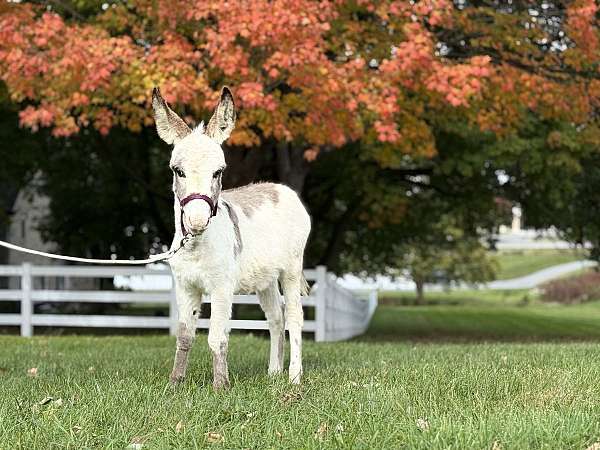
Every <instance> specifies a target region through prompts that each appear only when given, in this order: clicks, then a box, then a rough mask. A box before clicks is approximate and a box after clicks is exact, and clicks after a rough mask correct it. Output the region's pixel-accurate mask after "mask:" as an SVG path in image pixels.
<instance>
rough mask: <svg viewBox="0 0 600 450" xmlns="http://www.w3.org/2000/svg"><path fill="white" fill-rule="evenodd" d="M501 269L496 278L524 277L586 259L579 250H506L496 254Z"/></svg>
mask: <svg viewBox="0 0 600 450" xmlns="http://www.w3.org/2000/svg"><path fill="white" fill-rule="evenodd" d="M493 256H494V257H495V259H496V260H497V261H498V265H499V269H498V272H497V276H496V278H497V279H498V280H508V279H510V278H517V277H522V276H525V275H529V274H530V273H533V272H537V271H538V270H542V269H545V268H546V267H551V266H555V265H557V264H563V263H567V262H571V261H577V260H579V259H584V256H583V254H582V252H581V251H577V250H514V251H512V250H506V251H500V252H498V253H494V254H493Z"/></svg>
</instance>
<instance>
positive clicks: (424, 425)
mask: <svg viewBox="0 0 600 450" xmlns="http://www.w3.org/2000/svg"><path fill="white" fill-rule="evenodd" d="M417 428H418V429H419V430H421V431H427V430H429V421H428V420H427V419H422V418H418V419H417Z"/></svg>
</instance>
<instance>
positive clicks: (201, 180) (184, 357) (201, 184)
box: [152, 87, 310, 389]
mask: <svg viewBox="0 0 600 450" xmlns="http://www.w3.org/2000/svg"><path fill="white" fill-rule="evenodd" d="M152 106H153V108H154V118H155V121H156V128H157V130H158V134H159V136H160V137H161V138H162V139H163V140H164V141H165V142H166V143H167V144H174V145H175V147H174V149H173V153H172V156H171V162H170V165H171V169H172V170H173V192H174V194H175V202H174V213H175V237H174V239H173V244H172V248H173V247H175V246H177V245H179V243H180V242H181V240H182V239H183V238H184V236H186V235H187V236H190V235H191V236H193V237H192V238H191V239H189V241H188V242H187V243H186V244H185V246H184V248H182V249H181V250H179V252H177V253H176V255H175V256H174V257H173V258H171V259H170V260H169V264H170V265H171V268H172V270H173V274H174V278H175V289H176V294H177V306H178V310H179V325H178V330H177V349H176V352H175V363H174V365H173V372H172V373H171V382H172V383H177V382H180V381H182V380H183V379H184V378H185V372H186V368H187V364H188V353H189V351H190V349H191V347H192V343H193V341H194V336H195V331H196V323H197V319H198V314H199V311H200V303H201V299H202V295H203V294H206V295H210V299H211V314H210V327H209V331H208V345H209V347H210V349H211V351H212V353H213V387H214V388H216V389H219V388H223V387H228V386H229V372H228V369H227V347H228V341H229V319H230V318H231V304H232V300H233V294H234V293H235V292H247V293H251V292H256V293H257V294H258V298H259V300H260V305H261V307H262V309H263V310H264V312H265V315H266V318H267V321H268V324H269V332H270V335H271V352H270V359H269V373H270V374H276V373H280V372H281V371H282V369H283V356H284V348H283V345H284V342H285V325H284V305H283V304H282V302H281V296H280V294H279V287H278V281H279V283H281V287H282V289H283V294H284V297H285V323H287V327H288V330H289V335H290V367H289V378H290V381H291V382H292V383H299V382H300V378H301V375H302V326H303V314H302V305H301V303H300V295H301V292H303V290H304V288H305V286H306V282H305V280H304V277H303V275H302V259H303V255H304V247H305V245H306V240H307V238H308V235H309V233H310V217H309V215H308V213H307V212H306V209H305V208H304V206H303V205H302V202H301V201H300V199H299V198H298V196H297V195H296V193H295V192H294V191H293V190H291V189H290V188H288V187H286V186H284V185H281V184H273V183H260V184H250V185H248V186H244V187H241V188H237V189H232V190H227V191H223V192H221V178H222V175H223V171H224V170H225V168H226V166H225V157H224V154H223V150H222V149H221V144H222V143H223V141H225V140H226V139H227V138H228V137H229V135H230V134H231V131H232V130H233V127H234V125H235V118H236V112H235V105H234V102H233V96H232V95H231V92H230V90H229V89H228V88H226V87H224V88H223V90H222V92H221V98H220V100H219V104H218V105H217V107H216V109H215V112H214V114H213V116H212V118H211V119H210V121H209V122H208V125H207V126H206V128H205V127H204V125H203V124H200V126H198V127H197V128H195V129H194V130H191V129H190V128H189V127H188V126H187V125H186V123H185V122H184V121H183V120H182V119H181V118H180V117H179V116H177V114H175V113H174V112H173V111H172V110H171V109H170V108H169V106H168V105H167V103H166V102H165V100H164V99H163V98H162V97H161V95H160V92H159V90H158V89H156V88H155V89H154V92H153V95H152Z"/></svg>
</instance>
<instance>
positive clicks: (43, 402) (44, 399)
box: [39, 397, 54, 405]
mask: <svg viewBox="0 0 600 450" xmlns="http://www.w3.org/2000/svg"><path fill="white" fill-rule="evenodd" d="M52 400H54V397H44V398H43V399H42V400H41V401H40V402H39V404H40V405H47V404H48V403H50V402H51V401H52Z"/></svg>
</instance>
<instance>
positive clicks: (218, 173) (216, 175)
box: [213, 169, 223, 178]
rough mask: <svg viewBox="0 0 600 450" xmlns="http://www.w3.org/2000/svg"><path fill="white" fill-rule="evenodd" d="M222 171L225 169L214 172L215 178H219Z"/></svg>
mask: <svg viewBox="0 0 600 450" xmlns="http://www.w3.org/2000/svg"><path fill="white" fill-rule="evenodd" d="M222 173H223V169H219V170H217V171H216V172H215V173H213V178H219V177H220V176H221V174H222Z"/></svg>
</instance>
